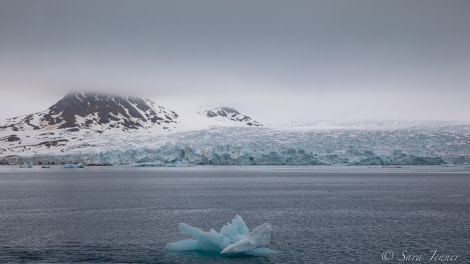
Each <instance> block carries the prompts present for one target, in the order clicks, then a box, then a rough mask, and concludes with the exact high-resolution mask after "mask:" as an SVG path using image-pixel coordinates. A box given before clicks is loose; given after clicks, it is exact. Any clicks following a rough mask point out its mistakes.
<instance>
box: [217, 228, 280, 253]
mask: <svg viewBox="0 0 470 264" xmlns="http://www.w3.org/2000/svg"><path fill="white" fill-rule="evenodd" d="M271 230H272V227H271V224H268V223H264V224H262V225H260V226H258V227H257V228H255V229H254V230H253V232H251V233H250V234H249V235H248V237H247V238H244V239H242V240H240V241H238V242H237V243H235V244H231V245H228V246H227V247H225V248H224V250H222V252H220V253H221V254H230V253H240V252H246V251H249V250H253V249H255V248H259V247H264V246H267V245H268V244H269V242H270V241H271Z"/></svg>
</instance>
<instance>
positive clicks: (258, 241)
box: [166, 215, 272, 254]
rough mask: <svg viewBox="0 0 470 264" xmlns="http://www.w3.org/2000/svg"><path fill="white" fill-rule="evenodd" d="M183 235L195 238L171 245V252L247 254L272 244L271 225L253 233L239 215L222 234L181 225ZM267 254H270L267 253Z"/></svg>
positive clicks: (227, 225) (224, 227) (168, 246)
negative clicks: (193, 251)
mask: <svg viewBox="0 0 470 264" xmlns="http://www.w3.org/2000/svg"><path fill="white" fill-rule="evenodd" d="M179 229H180V230H181V233H183V234H185V235H190V236H192V237H194V238H190V239H184V240H181V241H178V242H173V243H169V244H167V246H166V249H167V250H170V251H187V250H195V251H214V252H220V254H234V253H245V252H249V251H252V250H254V249H257V248H262V247H264V246H266V245H268V244H269V243H270V240H271V231H272V226H271V224H268V223H264V224H262V225H260V226H258V227H257V228H255V229H254V230H253V231H252V232H251V233H250V232H249V230H248V227H247V226H246V224H245V222H244V221H243V219H242V218H241V217H240V216H239V215H237V216H235V218H233V220H232V223H227V224H226V225H224V226H223V227H222V229H221V230H220V232H217V231H215V230H214V229H211V230H210V231H208V232H205V231H203V230H201V229H199V228H197V227H193V226H190V225H188V224H185V223H181V224H180V225H179ZM265 252H269V250H268V251H265Z"/></svg>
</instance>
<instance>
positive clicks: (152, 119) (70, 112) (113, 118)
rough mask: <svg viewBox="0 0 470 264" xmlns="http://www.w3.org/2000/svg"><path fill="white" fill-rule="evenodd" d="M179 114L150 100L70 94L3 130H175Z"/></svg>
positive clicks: (1, 128)
mask: <svg viewBox="0 0 470 264" xmlns="http://www.w3.org/2000/svg"><path fill="white" fill-rule="evenodd" d="M178 117H179V116H178V114H176V113H175V112H174V111H170V110H167V109H165V108H164V107H163V106H160V105H156V104H155V103H154V102H152V101H150V100H148V99H142V98H137V97H124V96H108V95H103V94H96V93H70V94H68V95H66V96H65V97H64V98H63V99H61V100H60V101H58V102H57V103H56V104H54V105H53V106H51V107H49V109H47V110H46V111H43V112H39V113H35V114H30V115H26V116H21V117H15V118H11V119H8V120H7V123H6V124H5V125H3V126H0V130H4V131H23V130H48V131H53V130H57V129H68V130H72V131H78V130H80V129H85V130H89V131H93V132H98V133H103V132H109V131H111V132H116V131H124V132H135V131H137V130H138V129H142V128H143V129H150V128H158V129H164V130H172V129H175V128H176V126H177V124H178Z"/></svg>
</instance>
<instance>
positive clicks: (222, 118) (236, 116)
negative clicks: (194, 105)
mask: <svg viewBox="0 0 470 264" xmlns="http://www.w3.org/2000/svg"><path fill="white" fill-rule="evenodd" d="M200 114H202V115H204V116H205V117H207V118H209V119H211V120H214V121H216V122H219V123H226V124H227V123H228V124H229V125H239V126H240V125H241V126H253V127H259V126H263V125H262V124H261V123H259V122H258V121H255V120H253V119H251V117H249V116H247V115H244V114H242V113H240V112H238V111H237V110H235V109H233V108H231V107H216V108H212V109H208V110H205V111H203V112H201V113H200Z"/></svg>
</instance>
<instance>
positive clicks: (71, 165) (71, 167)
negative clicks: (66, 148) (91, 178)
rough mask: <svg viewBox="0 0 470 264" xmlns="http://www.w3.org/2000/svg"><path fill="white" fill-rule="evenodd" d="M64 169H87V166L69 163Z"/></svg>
mask: <svg viewBox="0 0 470 264" xmlns="http://www.w3.org/2000/svg"><path fill="white" fill-rule="evenodd" d="M64 168H66V169H74V168H85V166H84V165H83V164H82V163H78V164H71V163H67V164H64Z"/></svg>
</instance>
